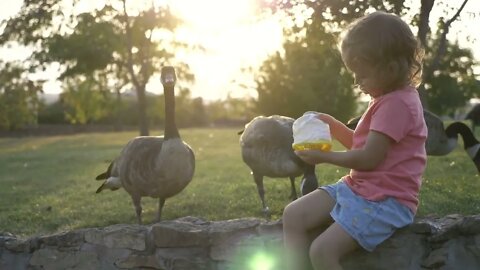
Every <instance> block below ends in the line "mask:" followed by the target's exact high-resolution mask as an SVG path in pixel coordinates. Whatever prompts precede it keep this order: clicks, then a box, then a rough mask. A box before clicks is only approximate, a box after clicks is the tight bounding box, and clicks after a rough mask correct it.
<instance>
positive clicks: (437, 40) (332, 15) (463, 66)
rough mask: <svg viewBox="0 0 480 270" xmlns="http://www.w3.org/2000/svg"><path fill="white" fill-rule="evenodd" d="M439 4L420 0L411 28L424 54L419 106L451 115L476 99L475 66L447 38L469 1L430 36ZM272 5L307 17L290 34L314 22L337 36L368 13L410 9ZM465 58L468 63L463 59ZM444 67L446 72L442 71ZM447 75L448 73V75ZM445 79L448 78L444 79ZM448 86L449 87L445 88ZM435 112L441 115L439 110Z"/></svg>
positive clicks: (371, 3)
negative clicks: (443, 99)
mask: <svg viewBox="0 0 480 270" xmlns="http://www.w3.org/2000/svg"><path fill="white" fill-rule="evenodd" d="M439 2H440V1H438V0H437V1H436V2H435V0H422V1H421V7H420V10H419V13H418V15H416V16H415V17H414V19H413V21H412V25H414V26H418V33H417V36H418V39H419V41H420V44H421V45H422V46H423V48H424V49H425V52H426V56H425V59H424V71H423V83H422V84H421V85H420V86H419V91H420V94H421V97H422V103H423V104H424V107H425V108H428V107H429V105H431V106H432V110H440V108H442V109H445V110H447V111H446V112H450V111H452V110H453V109H454V108H453V106H455V107H458V106H463V105H465V102H466V101H467V100H469V99H470V98H473V97H476V96H477V92H478V89H477V90H475V89H474V87H475V86H474V84H473V83H472V81H473V80H474V79H475V77H474V74H473V73H471V72H470V71H471V69H472V67H473V65H474V64H475V62H474V61H473V58H472V54H471V53H470V52H468V50H467V49H461V48H459V46H458V44H456V45H452V44H450V43H449V42H448V40H447V39H446V37H447V34H448V32H449V29H450V27H451V25H452V24H453V23H454V22H455V21H456V20H458V19H459V18H460V15H461V12H462V10H463V9H464V7H465V5H466V3H467V2H468V0H463V1H462V3H461V5H459V6H458V7H455V8H452V11H453V15H450V16H449V17H448V18H447V19H445V18H442V19H441V20H440V22H439V25H438V29H439V31H438V32H436V33H434V34H433V35H432V34H431V31H430V26H429V23H430V13H431V11H432V9H433V8H437V9H438V7H437V6H438V5H435V3H439ZM272 5H273V6H274V7H279V8H280V9H282V10H285V11H286V12H287V14H288V15H290V17H292V18H293V17H295V16H298V10H299V9H300V10H304V13H303V14H304V16H305V18H306V19H305V22H304V24H303V25H299V26H296V27H294V28H293V29H292V31H291V32H290V33H289V34H290V35H291V33H294V34H298V33H302V32H303V33H305V35H307V36H308V35H311V34H312V32H311V31H310V32H309V31H308V29H309V27H310V25H314V24H315V23H316V22H317V21H318V22H317V23H320V24H322V25H323V26H324V28H325V29H326V32H328V33H330V34H333V35H337V34H338V33H339V32H340V31H341V30H342V29H344V27H345V26H346V25H348V23H350V22H351V21H353V20H354V19H356V18H358V17H360V16H363V15H364V14H365V13H366V12H368V11H372V10H383V11H387V12H391V13H395V14H398V15H400V16H402V15H405V14H406V13H407V12H408V11H409V10H410V9H411V8H410V7H409V6H408V5H407V3H406V1H404V0H389V1H377V0H351V1H336V0H318V1H310V0H287V1H284V0H278V1H273V4H272ZM305 11H308V12H305ZM443 12H444V13H445V15H447V13H448V12H447V11H446V10H443ZM455 46H456V48H457V50H456V51H457V52H458V53H457V54H452V53H450V51H448V50H454V47H455ZM285 49H286V48H285ZM446 52H449V53H446ZM455 57H457V58H455ZM466 58H468V59H469V60H468V61H467V60H465V59H466ZM448 62H451V63H456V66H455V68H453V69H452V67H450V68H448V67H449V66H448V65H446V64H445V63H448ZM445 68H447V69H446V70H442V69H445ZM461 71H465V73H463V74H462V75H463V76H460V77H461V79H454V77H457V78H460V77H459V76H457V74H458V72H461ZM449 72H450V74H447V73H449ZM439 74H441V76H438V75H439ZM285 76H287V75H285ZM447 76H448V77H449V78H450V79H448V80H447ZM447 81H448V82H447ZM447 84H448V85H449V87H446V85H447ZM454 84H455V87H454ZM425 87H429V90H428V91H425ZM477 87H478V86H477ZM434 88H435V89H434ZM455 91H461V92H460V93H456V94H455V97H456V98H454V99H452V100H449V102H447V103H443V105H441V104H433V103H436V102H440V100H441V99H440V97H441V96H442V95H444V96H450V97H452V96H451V95H452V94H453V93H454V92H455ZM460 97H461V98H460ZM446 104H449V105H446ZM438 113H443V112H440V111H439V112H438Z"/></svg>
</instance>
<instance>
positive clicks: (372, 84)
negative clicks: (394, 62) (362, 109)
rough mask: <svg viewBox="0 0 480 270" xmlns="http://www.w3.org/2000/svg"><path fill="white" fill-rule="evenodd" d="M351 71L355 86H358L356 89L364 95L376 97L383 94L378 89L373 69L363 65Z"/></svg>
mask: <svg viewBox="0 0 480 270" xmlns="http://www.w3.org/2000/svg"><path fill="white" fill-rule="evenodd" d="M351 70H352V72H353V74H354V77H355V84H356V85H358V87H359V88H360V90H361V91H362V92H363V93H364V94H368V95H370V96H372V97H377V96H380V95H381V94H382V93H383V92H382V91H381V90H380V89H379V88H378V85H377V80H376V76H375V72H374V69H373V68H371V67H369V66H368V65H364V66H363V67H361V68H357V69H355V70H354V69H351Z"/></svg>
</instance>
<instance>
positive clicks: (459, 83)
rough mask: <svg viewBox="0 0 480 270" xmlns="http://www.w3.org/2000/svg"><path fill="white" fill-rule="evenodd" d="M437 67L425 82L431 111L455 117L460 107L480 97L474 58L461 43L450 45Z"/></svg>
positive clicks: (446, 47)
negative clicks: (474, 69)
mask: <svg viewBox="0 0 480 270" xmlns="http://www.w3.org/2000/svg"><path fill="white" fill-rule="evenodd" d="M438 42H439V41H438V40H437V41H436V43H438ZM437 65H438V67H437V68H436V71H435V72H433V73H430V74H429V77H425V79H424V81H425V83H424V85H425V87H426V89H427V92H428V104H429V110H431V111H432V112H434V113H436V114H439V115H441V114H448V115H451V116H453V115H454V113H455V111H456V109H457V108H459V107H462V106H464V105H465V104H466V103H467V102H468V101H469V100H470V99H471V98H472V97H479V96H480V87H479V85H478V83H477V80H476V79H475V74H474V71H473V66H474V65H475V62H474V60H473V55H472V52H471V51H470V50H468V49H463V48H461V47H460V46H459V44H458V43H453V44H451V43H448V42H446V43H445V56H444V57H442V58H441V59H440V60H439V62H438V64H437Z"/></svg>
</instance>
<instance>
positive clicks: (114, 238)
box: [0, 215, 480, 270]
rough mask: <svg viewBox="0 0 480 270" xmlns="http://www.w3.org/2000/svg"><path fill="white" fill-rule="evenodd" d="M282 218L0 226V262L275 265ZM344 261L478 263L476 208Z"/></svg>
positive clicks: (422, 223) (29, 265)
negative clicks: (54, 228)
mask: <svg viewBox="0 0 480 270" xmlns="http://www.w3.org/2000/svg"><path fill="white" fill-rule="evenodd" d="M281 250H282V223H281V221H275V222H266V221H264V220H261V219H254V218H244V219H234V220H226V221H206V220H203V219H201V218H196V217H184V218H180V219H177V220H172V221H163V222H160V223H157V224H152V225H149V226H140V225H125V224H117V225H112V226H108V227H105V228H91V229H80V230H75V231H71V232H65V233H59V234H54V235H48V236H41V237H32V238H29V239H20V238H17V237H16V236H15V235H12V234H9V233H0V269H45V270H53V269H107V270H109V269H112V270H114V269H165V270H167V269H168V270H187V269H188V270H192V269H199V270H203V269H205V270H224V269H225V270H226V269H233V270H236V269H238V270H240V269H241V270H246V269H256V268H255V267H253V265H254V264H255V261H257V263H259V262H260V261H261V260H263V261H264V262H267V261H268V262H269V263H270V264H271V266H272V267H271V268H270V269H276V270H277V269H282V264H281ZM342 264H343V266H344V267H345V269H355V270H362V269H365V270H367V269H368V270H372V269H401V270H407V269H412V270H417V269H418V270H420V269H442V270H450V269H451V270H453V269H462V270H463V269H465V270H469V269H472V270H473V269H480V216H479V215H477V216H460V215H449V216H445V217H442V218H433V217H430V218H421V219H417V220H416V221H415V223H414V224H412V225H411V226H409V227H407V228H404V229H401V230H399V231H398V232H396V233H395V235H394V236H393V237H392V238H390V239H389V240H387V241H386V242H385V243H383V244H382V245H380V246H379V247H378V248H377V249H376V250H375V251H374V252H372V253H368V252H365V251H362V250H359V251H356V252H355V253H353V254H351V255H350V256H348V257H347V258H346V259H345V260H344V261H343V262H342Z"/></svg>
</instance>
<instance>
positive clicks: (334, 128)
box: [317, 113, 353, 149]
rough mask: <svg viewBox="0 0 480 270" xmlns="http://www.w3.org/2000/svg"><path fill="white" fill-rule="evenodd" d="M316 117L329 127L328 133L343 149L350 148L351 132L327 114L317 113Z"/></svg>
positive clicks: (351, 141) (351, 142)
mask: <svg viewBox="0 0 480 270" xmlns="http://www.w3.org/2000/svg"><path fill="white" fill-rule="evenodd" d="M317 117H318V119H320V120H322V121H323V122H325V123H327V124H328V125H329V126H330V133H331V134H332V137H333V138H334V139H336V140H337V141H339V142H340V143H341V144H342V145H343V146H344V147H345V148H347V149H351V148H352V144H353V130H351V129H349V128H348V127H347V126H346V125H345V124H343V123H342V122H340V121H338V120H337V119H335V118H334V117H333V116H331V115H329V114H325V113H317Z"/></svg>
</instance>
